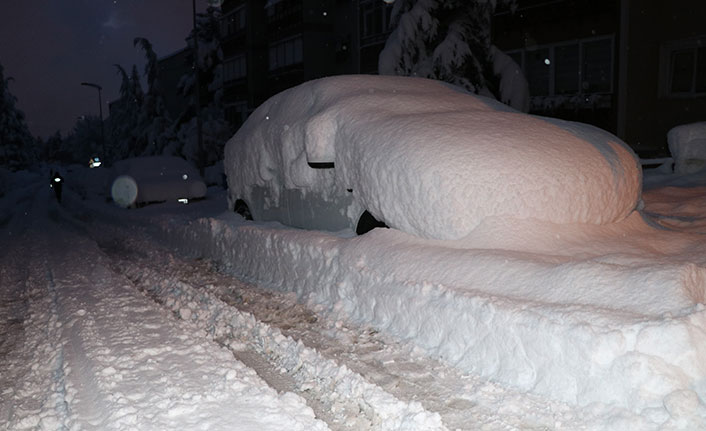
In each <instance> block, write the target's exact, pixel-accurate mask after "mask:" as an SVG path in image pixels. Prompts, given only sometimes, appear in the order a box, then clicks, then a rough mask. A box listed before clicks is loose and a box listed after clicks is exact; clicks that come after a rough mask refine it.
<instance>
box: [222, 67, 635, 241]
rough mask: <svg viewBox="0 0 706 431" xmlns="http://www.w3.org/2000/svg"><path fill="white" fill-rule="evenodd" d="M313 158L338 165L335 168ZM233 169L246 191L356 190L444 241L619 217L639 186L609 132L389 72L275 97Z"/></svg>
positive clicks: (240, 146) (236, 146) (238, 139)
mask: <svg viewBox="0 0 706 431" xmlns="http://www.w3.org/2000/svg"><path fill="white" fill-rule="evenodd" d="M307 162H317V163H320V162H334V163H335V169H334V171H335V173H334V174H333V175H331V174H328V173H327V172H326V171H321V170H314V169H310V168H309V167H308V165H307ZM226 170H227V175H228V177H229V185H230V187H234V188H235V189H236V190H234V191H235V193H240V194H241V195H242V196H247V193H249V192H250V191H251V190H252V187H253V186H255V185H257V186H264V187H269V188H273V189H279V188H280V187H284V188H287V189H289V188H300V189H306V190H310V191H315V192H317V193H320V194H322V195H324V196H335V195H336V193H339V192H340V190H347V189H351V190H353V195H354V197H355V199H354V201H355V202H356V204H357V205H359V206H360V208H363V209H367V210H368V211H370V213H372V214H373V215H374V216H375V217H377V218H379V219H382V220H384V221H385V222H386V223H387V224H388V225H389V226H391V227H394V228H397V229H400V230H403V231H406V232H409V233H412V234H415V235H418V236H421V237H427V238H438V239H458V238H461V237H464V236H466V235H468V234H469V233H470V232H471V231H473V229H474V228H475V227H477V226H478V225H479V224H480V223H481V222H482V221H483V220H484V219H486V218H488V217H513V218H522V219H538V220H543V221H549V222H553V223H591V224H607V223H612V222H617V221H620V220H622V219H624V218H625V217H626V216H627V215H628V214H630V212H631V211H632V210H633V209H635V207H636V205H637V203H638V200H639V197H640V191H641V169H640V166H639V162H638V159H637V157H636V156H635V154H634V153H633V152H632V151H631V150H630V149H629V148H628V147H627V146H626V145H625V144H624V143H623V142H622V141H620V140H619V139H618V138H617V137H615V136H613V135H611V134H610V133H607V132H605V131H602V130H600V129H598V128H595V127H592V126H589V125H585V124H579V123H572V122H567V121H561V120H556V119H548V118H542V117H537V116H530V115H526V114H523V113H520V112H518V111H516V110H514V109H512V108H510V107H507V106H505V105H502V104H500V103H498V102H496V101H493V100H491V99H488V98H484V97H480V96H475V95H471V94H468V93H466V92H465V91H463V90H461V89H459V88H456V87H453V86H451V85H449V84H445V83H443V82H439V81H433V80H428V79H422V78H409V77H391V76H365V75H356V76H337V77H330V78H323V79H319V80H315V81H310V82H307V83H304V84H302V85H300V86H298V87H295V88H292V89H289V90H286V91H284V92H282V93H280V94H279V95H277V96H274V97H272V98H271V99H269V100H268V101H267V102H265V103H264V104H263V105H262V106H261V107H260V108H258V109H257V110H256V111H255V112H254V113H253V114H252V116H251V117H250V118H249V119H248V121H247V122H246V123H245V125H244V126H243V128H242V129H241V131H239V132H238V133H237V134H236V135H235V136H234V137H233V138H232V139H231V141H230V142H229V143H228V145H227V146H226ZM231 180H232V181H231ZM238 188H240V189H241V190H237V189H238ZM272 199H273V204H277V203H278V202H277V199H278V196H277V192H275V193H273V196H272ZM349 212H351V211H349ZM356 215H357V214H356Z"/></svg>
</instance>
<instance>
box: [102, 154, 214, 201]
mask: <svg viewBox="0 0 706 431" xmlns="http://www.w3.org/2000/svg"><path fill="white" fill-rule="evenodd" d="M111 169H112V171H111V190H110V192H111V196H112V197H113V201H115V203H116V204H118V205H119V206H122V207H131V206H142V205H146V204H149V203H154V202H166V201H175V202H176V201H181V202H184V203H188V201H189V200H190V199H200V198H203V197H204V196H206V184H205V183H204V182H203V180H202V179H201V176H200V175H199V172H198V171H197V170H196V168H194V167H193V166H192V165H191V164H189V162H187V161H186V160H184V159H181V158H179V157H175V156H147V157H134V158H131V159H124V160H120V161H118V162H115V163H114V164H113V166H112V167H111Z"/></svg>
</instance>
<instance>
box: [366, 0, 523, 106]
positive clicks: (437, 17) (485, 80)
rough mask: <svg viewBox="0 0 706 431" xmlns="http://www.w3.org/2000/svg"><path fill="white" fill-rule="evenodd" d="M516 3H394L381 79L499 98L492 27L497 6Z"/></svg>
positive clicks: (512, 0)
mask: <svg viewBox="0 0 706 431" xmlns="http://www.w3.org/2000/svg"><path fill="white" fill-rule="evenodd" d="M514 3H515V0H396V1H395V2H394V5H393V8H392V26H393V28H394V30H393V32H392V33H391V34H390V37H389V38H388V40H387V42H386V44H385V48H384V49H383V51H382V52H381V53H380V58H379V64H378V68H379V71H380V73H381V74H383V75H405V76H420V77H425V78H432V79H438V80H443V81H446V82H450V83H452V84H456V85H459V86H462V87H464V88H466V89H468V90H470V91H473V92H475V93H486V94H487V93H488V91H490V92H491V93H494V94H497V83H496V81H497V79H496V77H495V75H494V73H493V65H492V61H493V59H492V55H491V52H490V50H491V44H490V24H491V17H492V14H493V12H494V11H495V8H496V7H497V6H498V5H499V4H509V5H513V4H514Z"/></svg>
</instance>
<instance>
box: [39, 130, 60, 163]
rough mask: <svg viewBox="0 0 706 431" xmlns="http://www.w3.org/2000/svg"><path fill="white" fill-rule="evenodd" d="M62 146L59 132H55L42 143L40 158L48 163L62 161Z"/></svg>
mask: <svg viewBox="0 0 706 431" xmlns="http://www.w3.org/2000/svg"><path fill="white" fill-rule="evenodd" d="M63 145H64V139H63V138H62V137H61V132H60V131H58V130H57V131H56V132H55V133H54V134H53V135H51V136H50V137H48V138H47V139H46V140H45V141H43V143H42V153H43V154H42V158H43V159H44V160H46V161H48V162H60V161H63V154H62V152H63Z"/></svg>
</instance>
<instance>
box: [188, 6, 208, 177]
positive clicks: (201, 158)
mask: <svg viewBox="0 0 706 431" xmlns="http://www.w3.org/2000/svg"><path fill="white" fill-rule="evenodd" d="M191 12H192V18H193V25H194V53H193V56H194V75H195V77H196V78H195V81H196V82H195V83H194V99H196V100H195V101H194V106H195V107H196V139H197V141H196V142H197V144H198V149H199V157H198V159H199V162H198V165H199V173H200V174H201V176H203V174H204V169H205V166H204V165H205V164H206V160H205V157H204V151H203V136H202V125H201V95H200V88H199V87H201V79H200V78H201V77H200V74H199V36H198V33H197V31H196V0H191Z"/></svg>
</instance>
